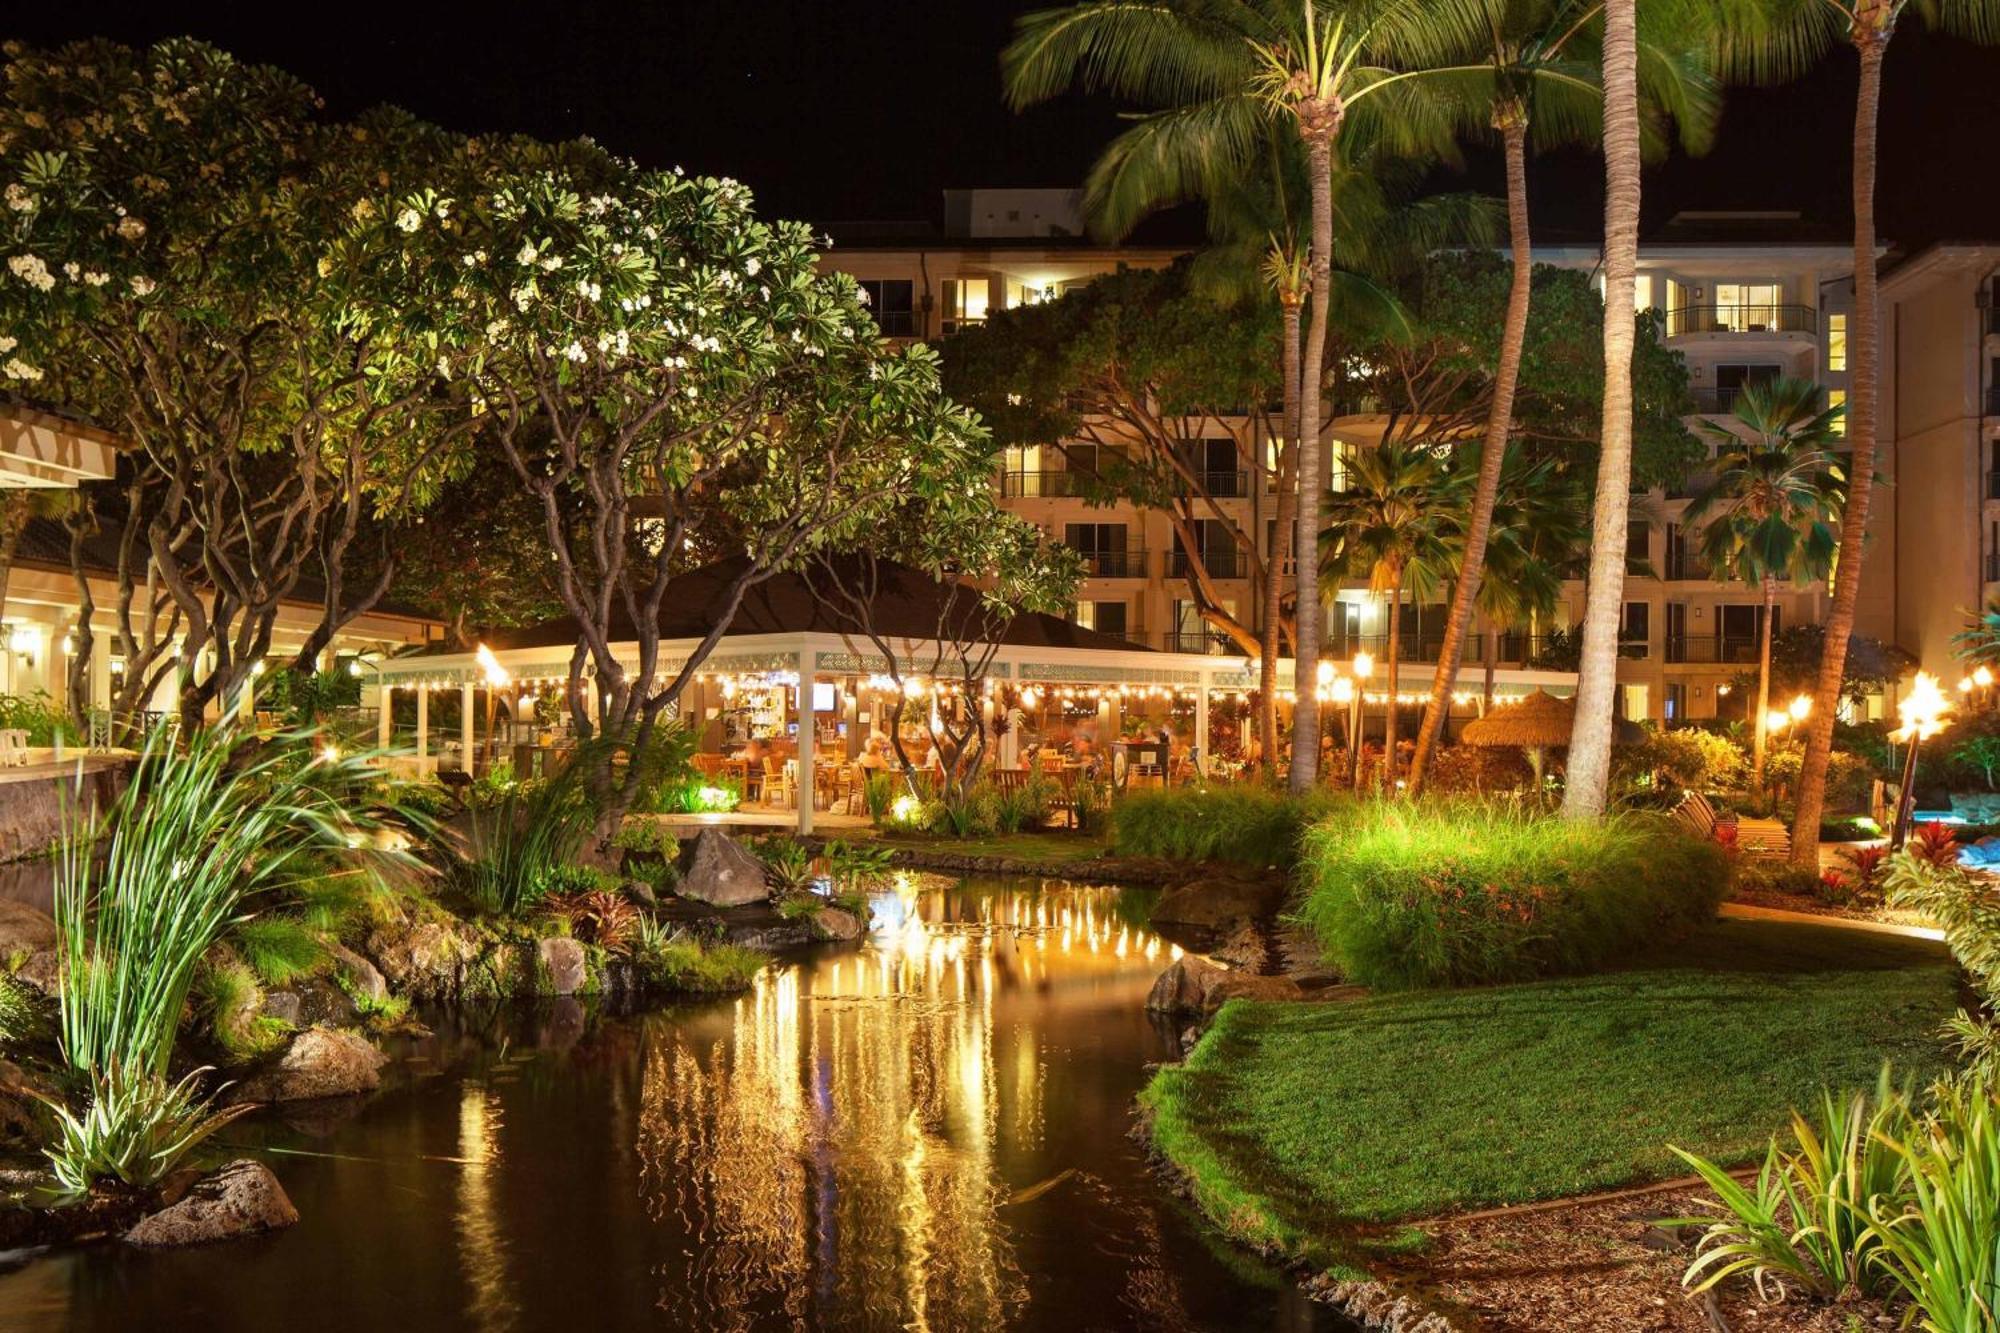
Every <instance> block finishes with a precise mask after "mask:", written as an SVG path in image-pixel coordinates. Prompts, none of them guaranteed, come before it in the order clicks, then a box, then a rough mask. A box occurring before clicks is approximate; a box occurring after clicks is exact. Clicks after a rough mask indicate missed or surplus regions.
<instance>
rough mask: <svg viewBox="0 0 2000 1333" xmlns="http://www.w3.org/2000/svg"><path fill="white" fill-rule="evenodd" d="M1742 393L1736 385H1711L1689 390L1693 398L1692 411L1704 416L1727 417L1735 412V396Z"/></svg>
mask: <svg viewBox="0 0 2000 1333" xmlns="http://www.w3.org/2000/svg"><path fill="white" fill-rule="evenodd" d="M1742 392H1743V390H1742V388H1741V387H1740V386H1738V385H1734V384H1730V385H1712V386H1705V387H1702V388H1695V389H1689V390H1688V393H1689V394H1691V395H1692V396H1693V397H1694V410H1695V411H1697V412H1700V413H1702V414H1704V415H1706V416H1727V415H1729V414H1730V413H1731V412H1734V411H1735V410H1736V398H1737V395H1739V394H1741V393H1742Z"/></svg>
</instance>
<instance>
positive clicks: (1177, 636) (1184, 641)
mask: <svg viewBox="0 0 2000 1333" xmlns="http://www.w3.org/2000/svg"><path fill="white" fill-rule="evenodd" d="M1160 649H1161V651H1163V652H1169V653H1200V654H1202V655H1203V656H1207V657H1216V656H1232V655H1233V656H1237V657H1241V656H1243V648H1242V646H1241V645H1239V644H1238V643H1237V642H1236V640H1234V639H1232V638H1230V637H1229V636H1228V635H1227V634H1218V633H1216V632H1215V631H1214V630H1212V629H1179V630H1175V629H1170V630H1168V631H1166V632H1165V633H1164V634H1162V635H1160Z"/></svg>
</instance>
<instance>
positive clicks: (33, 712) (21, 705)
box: [0, 496, 77, 745]
mask: <svg viewBox="0 0 2000 1333" xmlns="http://www.w3.org/2000/svg"><path fill="white" fill-rule="evenodd" d="M4 498H5V497H4V496H0V500H4ZM0 727H5V728H7V729H9V730H13V731H25V732H27V733H28V744H30V745H53V744H55V743H56V739H57V738H58V737H60V738H61V739H62V740H64V741H65V742H69V743H72V744H73V743H75V741H76V739H77V731H76V724H75V723H73V722H71V721H70V719H69V717H68V716H67V715H65V714H64V712H63V710H62V709H61V708H59V707H58V706H57V705H56V702H55V700H53V699H51V698H50V697H49V695H48V691H46V690H36V691H35V692H34V693H33V694H25V695H23V694H0Z"/></svg>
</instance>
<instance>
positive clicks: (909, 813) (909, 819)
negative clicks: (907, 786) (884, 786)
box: [889, 792, 924, 824]
mask: <svg viewBox="0 0 2000 1333" xmlns="http://www.w3.org/2000/svg"><path fill="white" fill-rule="evenodd" d="M923 809H924V803H923V802H922V801H920V800H918V799H917V798H916V797H914V796H912V795H910V794H909V793H908V792H905V793H903V794H902V795H901V796H898V797H897V798H896V799H895V800H894V801H892V802H891V803H890V805H889V818H890V819H893V820H894V821H896V822H897V823H898V824H914V823H916V822H917V816H919V815H921V814H922V813H923Z"/></svg>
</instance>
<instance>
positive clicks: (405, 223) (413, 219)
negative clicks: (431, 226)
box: [396, 208, 424, 232]
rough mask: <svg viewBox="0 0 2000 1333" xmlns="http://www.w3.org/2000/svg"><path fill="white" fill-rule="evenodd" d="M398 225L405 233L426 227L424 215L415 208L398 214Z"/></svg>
mask: <svg viewBox="0 0 2000 1333" xmlns="http://www.w3.org/2000/svg"><path fill="white" fill-rule="evenodd" d="M396 225H397V226H398V227H400V228H402V229H403V230H404V231H406V232H408V231H415V230H416V229H417V228H419V227H421V226H423V225H424V215H423V214H422V213H419V212H418V211H417V210H416V209H414V208H406V209H404V210H403V211H402V212H400V213H398V214H396Z"/></svg>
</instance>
